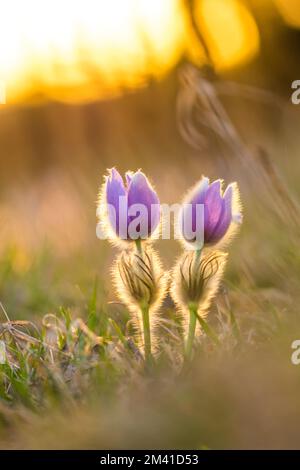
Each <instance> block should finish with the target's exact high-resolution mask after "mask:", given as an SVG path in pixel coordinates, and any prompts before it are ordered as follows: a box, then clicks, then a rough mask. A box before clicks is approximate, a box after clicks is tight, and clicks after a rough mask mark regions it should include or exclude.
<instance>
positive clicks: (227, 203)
mask: <svg viewBox="0 0 300 470" xmlns="http://www.w3.org/2000/svg"><path fill="white" fill-rule="evenodd" d="M232 196H233V187H232V185H229V186H227V189H226V191H225V193H224V196H223V208H222V214H221V216H220V219H219V222H218V223H217V225H216V227H215V229H214V231H213V233H212V234H211V236H210V239H209V240H208V243H216V242H218V241H220V240H221V238H223V237H224V235H225V234H226V232H227V230H228V228H229V226H230V224H231V221H232Z"/></svg>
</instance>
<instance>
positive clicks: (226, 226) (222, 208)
mask: <svg viewBox="0 0 300 470" xmlns="http://www.w3.org/2000/svg"><path fill="white" fill-rule="evenodd" d="M241 221H242V215H241V205H240V198H239V189H238V186H237V184H236V183H231V184H229V185H228V186H227V187H226V189H225V191H224V192H223V191H222V181H221V180H216V181H213V182H212V183H209V179H208V178H206V177H202V179H201V180H200V182H199V183H197V184H196V185H195V186H194V188H192V190H191V191H190V192H189V193H188V195H187V197H186V198H185V201H184V204H183V209H182V212H181V219H180V230H181V234H182V236H183V238H184V240H185V241H186V242H188V243H194V242H195V241H197V243H198V245H197V246H196V248H197V249H199V248H201V247H202V246H203V245H215V244H217V243H219V242H220V241H221V240H223V239H225V237H226V238H227V236H228V235H233V233H234V230H235V228H236V227H237V224H239V223H241ZM187 226H189V228H188V232H189V233H190V234H192V237H190V236H188V237H187V236H186V233H187V230H186V228H187ZM199 241H201V243H200V244H199ZM200 245H201V246H200Z"/></svg>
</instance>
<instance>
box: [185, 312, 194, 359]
mask: <svg viewBox="0 0 300 470" xmlns="http://www.w3.org/2000/svg"><path fill="white" fill-rule="evenodd" d="M189 312H190V323H189V331H188V337H187V341H186V346H185V356H186V359H188V360H190V359H191V356H192V351H193V343H194V338H195V331H196V323H197V307H196V306H195V305H193V304H190V305H189Z"/></svg>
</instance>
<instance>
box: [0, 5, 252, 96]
mask: <svg viewBox="0 0 300 470" xmlns="http://www.w3.org/2000/svg"><path fill="white" fill-rule="evenodd" d="M195 5H196V11H195V13H196V17H197V18H196V20H197V22H198V24H199V27H200V28H201V30H202V32H203V34H204V37H205V39H206V41H207V43H208V46H209V48H210V49H211V53H212V57H213V60H214V61H215V64H216V67H217V69H219V70H220V69H221V70H222V69H226V68H229V67H232V66H236V65H237V64H240V63H242V62H245V61H247V60H250V59H251V58H252V57H253V56H254V55H255V53H256V52H257V51H258V47H259V35H258V31H257V28H256V25H255V21H254V19H253V17H252V16H251V14H250V12H249V11H248V10H247V9H246V7H245V6H244V5H243V4H242V3H241V2H240V1H237V0H198V2H196V4H195ZM1 17H2V25H1V28H0V80H4V81H5V83H6V86H7V102H8V103H12V102H16V101H17V102H18V101H23V100H24V99H28V98H30V99H32V98H34V99H40V98H44V97H46V98H50V99H58V100H62V101H70V102H78V101H84V100H93V99H97V98H102V97H105V98H107V97H111V96H115V95H117V94H119V93H120V92H122V91H123V90H124V89H134V88H137V87H140V86H142V85H144V84H145V83H147V82H149V80H150V78H155V79H159V78H161V77H162V76H164V74H166V73H167V72H168V71H169V70H171V69H172V68H173V67H174V66H175V65H176V64H177V63H178V62H179V60H180V58H181V57H182V56H183V55H184V53H186V52H187V51H190V52H192V54H190V57H192V56H193V51H195V50H198V51H199V44H196V43H197V40H196V39H195V35H193V34H191V24H190V21H189V18H188V15H187V8H186V4H185V2H184V1H183V0H164V1H161V0H151V1H149V0H110V1H109V2H108V1H105V0H85V1H83V0H73V1H71V0H64V1H63V2H61V1H60V0H52V1H49V0H47V1H46V0H45V1H44V2H40V1H38V0H27V1H26V2H19V1H18V0H11V1H10V2H6V3H4V4H3V5H2V7H1ZM200 49H201V47H200ZM197 57H198V59H197V61H198V64H199V57H201V59H200V62H201V63H202V62H203V60H204V56H203V54H202V55H201V54H200V55H199V54H198V56H197ZM201 63H200V64H199V65H201Z"/></svg>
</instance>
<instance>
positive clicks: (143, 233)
mask: <svg viewBox="0 0 300 470" xmlns="http://www.w3.org/2000/svg"><path fill="white" fill-rule="evenodd" d="M125 178H126V183H124V181H123V178H122V177H121V175H120V174H119V172H118V171H117V170H116V169H115V168H112V169H111V170H109V174H108V175H107V176H105V182H104V185H103V187H102V190H101V194H100V204H99V206H100V205H102V208H103V206H104V213H103V211H102V212H101V211H98V215H99V218H100V219H101V217H102V222H104V224H105V228H106V232H109V238H119V239H121V240H139V239H147V238H148V237H150V236H151V235H152V234H153V232H154V231H155V230H156V228H157V227H158V225H159V221H160V203H159V199H158V196H157V194H156V192H155V191H154V189H153V188H152V186H151V184H150V183H149V181H148V179H147V177H146V176H145V175H144V173H143V172H142V171H140V170H139V171H136V172H135V173H134V172H131V171H128V172H127V173H126V174H125Z"/></svg>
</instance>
